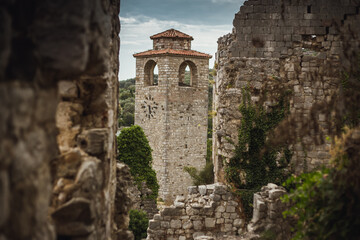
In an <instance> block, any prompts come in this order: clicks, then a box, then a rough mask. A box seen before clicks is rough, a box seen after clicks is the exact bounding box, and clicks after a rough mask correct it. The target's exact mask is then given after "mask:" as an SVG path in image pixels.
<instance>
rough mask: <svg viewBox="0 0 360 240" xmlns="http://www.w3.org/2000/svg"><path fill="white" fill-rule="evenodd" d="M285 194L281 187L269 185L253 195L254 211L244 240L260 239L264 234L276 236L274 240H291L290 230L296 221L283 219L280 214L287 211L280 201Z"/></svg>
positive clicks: (285, 205)
mask: <svg viewBox="0 0 360 240" xmlns="http://www.w3.org/2000/svg"><path fill="white" fill-rule="evenodd" d="M284 194H286V190H285V189H284V188H283V187H280V186H277V185H275V184H272V183H269V184H268V185H266V186H263V187H262V188H261V191H260V192H257V193H255V194H254V201H253V206H254V211H253V217H252V219H251V221H250V223H249V224H248V225H247V233H246V234H244V236H243V238H244V240H245V239H253V240H255V239H261V236H262V235H263V234H264V233H267V234H271V235H273V236H276V237H275V239H278V240H287V239H291V237H292V235H291V229H292V227H293V226H295V224H296V221H295V222H294V219H292V218H290V217H288V218H284V217H283V215H282V213H283V212H284V211H285V210H286V209H287V207H288V206H287V204H285V203H283V202H282V201H281V199H280V198H281V197H282V196H283V195H284Z"/></svg>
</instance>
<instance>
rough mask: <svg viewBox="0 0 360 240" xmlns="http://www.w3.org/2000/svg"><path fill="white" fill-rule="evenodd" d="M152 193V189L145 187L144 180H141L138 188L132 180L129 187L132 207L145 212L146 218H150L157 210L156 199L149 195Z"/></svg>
mask: <svg viewBox="0 0 360 240" xmlns="http://www.w3.org/2000/svg"><path fill="white" fill-rule="evenodd" d="M152 193H153V192H152V190H151V189H149V188H148V187H147V185H146V182H142V184H141V188H140V189H138V186H137V184H136V183H134V182H133V185H132V186H130V187H129V194H130V196H131V199H132V202H133V209H137V210H142V211H144V212H146V213H147V217H148V219H152V218H153V217H154V215H155V214H157V213H158V212H159V209H158V206H157V202H156V199H152V198H151V197H150V195H151V194H152Z"/></svg>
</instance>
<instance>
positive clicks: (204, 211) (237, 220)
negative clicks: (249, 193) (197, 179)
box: [147, 184, 244, 240]
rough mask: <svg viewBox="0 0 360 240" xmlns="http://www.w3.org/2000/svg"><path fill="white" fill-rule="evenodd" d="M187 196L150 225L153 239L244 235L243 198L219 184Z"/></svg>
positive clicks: (194, 187) (150, 237)
mask: <svg viewBox="0 0 360 240" xmlns="http://www.w3.org/2000/svg"><path fill="white" fill-rule="evenodd" d="M188 191H189V192H188V195H187V197H184V196H177V197H176V199H175V201H174V205H172V206H170V207H165V208H164V209H162V210H161V211H160V213H159V214H156V215H155V216H154V219H153V220H150V222H149V228H148V237H147V239H149V240H165V239H167V240H168V239H180V240H185V239H196V238H197V237H200V236H211V237H214V238H217V239H226V238H227V237H229V236H236V235H239V234H241V233H242V232H243V228H244V220H243V217H242V214H241V208H240V204H239V199H238V198H236V197H235V196H234V195H233V194H232V193H230V192H229V191H227V188H226V186H224V185H219V184H212V185H202V186H198V187H196V186H191V187H189V188H188Z"/></svg>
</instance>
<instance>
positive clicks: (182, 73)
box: [179, 61, 197, 87]
mask: <svg viewBox="0 0 360 240" xmlns="http://www.w3.org/2000/svg"><path fill="white" fill-rule="evenodd" d="M196 81H197V69H196V65H195V64H194V63H193V62H191V61H185V62H183V63H182V64H181V65H180V68H179V86H184V87H190V86H196Z"/></svg>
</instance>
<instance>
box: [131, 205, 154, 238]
mask: <svg viewBox="0 0 360 240" xmlns="http://www.w3.org/2000/svg"><path fill="white" fill-rule="evenodd" d="M148 226H149V219H148V218H147V215H146V212H144V211H141V210H130V223H129V229H130V230H131V231H132V232H133V234H134V237H135V240H141V239H143V238H146V236H147V233H146V231H147V228H148Z"/></svg>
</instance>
